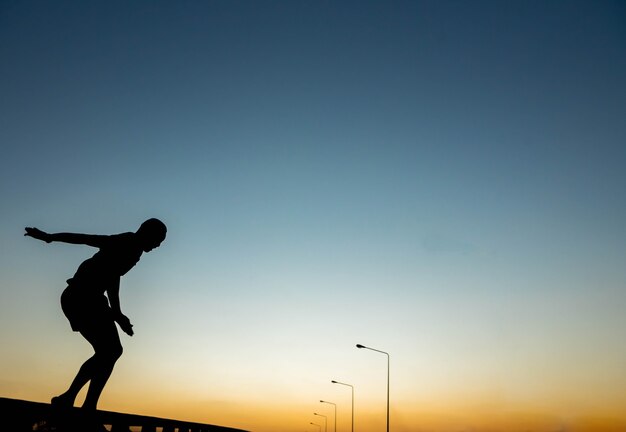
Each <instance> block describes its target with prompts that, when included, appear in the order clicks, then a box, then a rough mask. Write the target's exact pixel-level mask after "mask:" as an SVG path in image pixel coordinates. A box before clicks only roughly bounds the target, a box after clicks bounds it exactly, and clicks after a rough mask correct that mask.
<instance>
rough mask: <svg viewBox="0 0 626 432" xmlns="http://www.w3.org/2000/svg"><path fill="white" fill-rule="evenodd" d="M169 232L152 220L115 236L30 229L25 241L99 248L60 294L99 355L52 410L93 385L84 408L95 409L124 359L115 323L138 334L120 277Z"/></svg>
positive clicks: (66, 310) (68, 403)
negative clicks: (125, 309) (123, 299)
mask: <svg viewBox="0 0 626 432" xmlns="http://www.w3.org/2000/svg"><path fill="white" fill-rule="evenodd" d="M166 233H167V228H166V227H165V224H163V222H161V221H160V220H158V219H148V220H147V221H145V222H144V223H142V224H141V226H140V227H139V229H138V230H137V232H134V233H132V232H127V233H122V234H116V235H110V236H108V235H91V234H74V233H57V234H48V233H46V232H44V231H41V230H39V229H37V228H26V234H24V235H25V236H30V237H33V238H35V239H38V240H42V241H45V242H47V243H50V242H53V241H58V242H64V243H71V244H84V245H87V246H93V247H96V248H98V249H99V250H98V252H96V253H95V255H94V256H92V257H91V258H89V259H87V260H85V261H84V262H83V263H82V264H81V265H80V266H79V267H78V270H77V271H76V274H75V275H74V277H72V278H71V279H69V280H68V281H67V283H68V286H67V288H66V289H65V290H64V291H63V294H62V295H61V307H62V309H63V313H64V314H65V316H66V317H67V319H68V320H69V322H70V325H71V326H72V330H74V331H77V332H80V334H81V335H83V337H84V338H85V339H87V341H88V342H89V343H90V344H91V346H93V349H94V351H95V353H94V355H93V356H92V357H91V358H89V359H88V360H87V361H85V363H83V365H82V366H81V367H80V369H79V371H78V374H77V375H76V378H74V381H72V384H71V385H70V387H69V389H68V390H67V391H66V392H65V393H63V394H61V395H59V396H56V397H53V398H52V404H53V405H56V406H61V407H63V406H65V407H71V406H73V405H74V400H75V399H76V396H77V395H78V392H79V391H80V390H81V389H82V388H83V386H84V385H85V384H87V382H90V384H89V390H88V391H87V397H86V398H85V402H84V403H83V408H87V409H91V410H95V409H96V407H97V405H98V399H99V398H100V394H101V393H102V389H103V388H104V385H105V384H106V382H107V381H108V379H109V377H110V376H111V372H112V371H113V366H114V365H115V362H116V361H117V359H118V358H119V357H120V356H121V355H122V344H121V343H120V337H119V335H118V332H117V327H116V326H115V323H116V322H117V324H118V325H119V326H120V328H121V329H122V330H123V331H124V332H125V333H126V334H128V335H129V336H132V335H133V326H132V324H131V323H130V320H129V319H128V317H127V316H126V315H124V314H123V313H122V311H121V309H120V297H119V289H120V278H121V277H122V276H123V275H125V274H126V273H127V272H128V271H129V270H130V269H131V268H133V267H134V266H135V264H137V262H138V261H139V258H140V257H141V254H142V253H143V252H150V251H151V250H152V249H154V248H156V247H158V246H159V245H160V244H161V242H162V241H163V240H165V235H166ZM105 293H106V294H107V295H106V296H105ZM107 296H108V298H107Z"/></svg>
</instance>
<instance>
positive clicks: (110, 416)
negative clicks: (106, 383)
mask: <svg viewBox="0 0 626 432" xmlns="http://www.w3.org/2000/svg"><path fill="white" fill-rule="evenodd" d="M0 412H2V420H1V421H2V426H1V427H2V430H7V431H11V432H26V431H29V432H30V431H45V432H48V431H55V432H104V431H105V430H106V429H104V428H103V425H106V426H107V429H108V430H111V431H112V432H128V431H129V430H130V427H133V429H134V430H137V429H139V430H141V431H142V432H157V431H158V430H160V431H162V432H177V431H178V432H244V431H242V430H241V429H234V428H229V427H224V426H215V425H209V424H202V423H193V422H187V421H181V420H173V419H164V418H159V417H148V416H143V415H138V414H124V413H118V412H114V411H101V410H97V411H92V412H88V411H85V410H82V409H80V408H58V407H56V406H51V405H50V404H47V403H41V402H31V401H24V400H18V399H8V398H2V397H0ZM5 428H6V429H5Z"/></svg>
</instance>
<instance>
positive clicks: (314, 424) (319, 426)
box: [311, 422, 322, 432]
mask: <svg viewBox="0 0 626 432" xmlns="http://www.w3.org/2000/svg"><path fill="white" fill-rule="evenodd" d="M311 424H312V425H313V426H317V427H318V428H319V432H322V425H318V424H317V423H313V422H311Z"/></svg>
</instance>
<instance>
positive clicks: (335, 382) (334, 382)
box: [331, 380, 354, 432]
mask: <svg viewBox="0 0 626 432" xmlns="http://www.w3.org/2000/svg"><path fill="white" fill-rule="evenodd" d="M331 383H333V384H341V385H345V386H348V387H350V388H351V389H352V432H354V386H353V385H352V384H346V383H342V382H339V381H335V380H332V381H331Z"/></svg>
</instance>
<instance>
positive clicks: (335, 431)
mask: <svg viewBox="0 0 626 432" xmlns="http://www.w3.org/2000/svg"><path fill="white" fill-rule="evenodd" d="M320 402H321V403H326V404H331V405H334V406H335V429H334V430H333V432H337V404H336V403H332V402H328V401H323V400H321V401H320Z"/></svg>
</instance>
